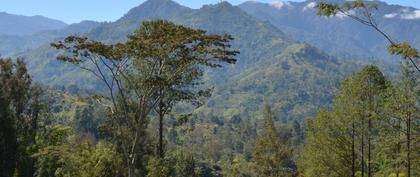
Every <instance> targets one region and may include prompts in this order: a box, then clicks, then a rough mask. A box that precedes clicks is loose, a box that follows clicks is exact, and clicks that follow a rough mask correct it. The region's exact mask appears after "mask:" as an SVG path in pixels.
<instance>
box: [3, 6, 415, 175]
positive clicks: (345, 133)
mask: <svg viewBox="0 0 420 177" xmlns="http://www.w3.org/2000/svg"><path fill="white" fill-rule="evenodd" d="M332 2H335V1H332ZM308 5H309V4H308ZM381 6H382V5H381ZM381 6H379V8H378V6H376V5H375V4H374V3H370V2H365V1H362V0H356V1H349V2H345V3H336V4H335V3H331V2H318V3H316V4H313V6H311V8H313V9H311V10H316V11H317V14H318V17H317V16H315V14H314V16H315V17H314V18H324V17H319V16H327V17H329V18H331V19H329V20H332V21H334V20H336V19H333V18H334V16H340V18H345V17H344V16H346V18H349V19H351V20H353V21H355V22H356V23H360V24H361V25H362V26H360V28H361V29H363V28H367V29H369V28H371V29H372V30H373V31H374V32H375V33H379V36H380V37H382V38H384V39H385V40H386V41H385V42H386V43H384V42H383V41H381V42H378V44H377V45H380V44H383V47H384V48H386V45H389V46H388V53H389V54H391V55H392V56H391V55H389V54H387V53H386V51H375V52H374V54H375V55H376V56H388V55H389V56H390V57H384V58H386V60H397V61H398V62H395V61H393V62H392V63H391V64H390V63H387V62H386V61H385V62H384V61H381V62H379V60H356V59H355V60H350V59H348V58H347V57H357V56H366V55H369V54H366V51H365V50H359V51H358V52H357V53H354V54H355V55H349V53H351V52H349V51H347V52H346V50H345V49H342V48H341V49H338V48H335V47H337V46H334V48H331V50H334V51H335V52H333V53H334V54H337V55H338V54H343V53H346V54H345V57H339V56H332V55H329V54H326V53H324V52H322V51H321V50H320V49H318V48H317V47H315V46H312V45H310V44H308V43H305V42H297V41H294V40H293V39H291V38H289V37H288V36H287V34H285V33H283V32H282V31H280V30H279V29H278V28H276V27H275V26H284V25H287V24H274V25H271V24H270V23H268V22H264V21H260V18H267V15H262V16H257V17H253V16H251V15H249V14H248V13H246V12H244V11H243V10H241V9H245V11H250V12H251V14H252V13H255V11H256V10H255V9H253V8H251V4H250V3H245V4H243V5H241V7H234V6H232V5H230V4H229V3H227V2H222V3H220V4H217V5H208V6H204V7H203V8H201V9H198V10H192V9H188V8H186V7H182V6H180V5H178V4H176V3H174V2H172V1H170V0H149V1H147V2H145V3H144V4H143V5H142V6H139V7H137V8H134V9H132V10H131V11H130V12H129V13H127V14H126V15H125V16H124V17H123V18H121V19H120V20H118V21H116V22H112V23H102V24H99V23H96V22H82V23H81V24H74V25H68V26H66V25H65V24H61V23H59V22H56V21H50V22H48V23H49V24H51V25H52V26H54V24H55V25H60V26H65V27H64V30H62V31H60V30H58V29H54V28H53V29H51V30H49V31H44V32H42V33H38V35H37V36H36V37H34V36H26V37H24V38H25V40H28V41H30V40H31V41H33V40H34V39H36V40H35V41H36V42H37V43H42V41H48V42H49V44H44V45H40V46H38V47H37V48H35V49H31V50H30V51H27V52H24V53H21V54H16V55H7V56H4V57H1V58H0V177H33V176H35V177H50V176H51V177H53V176H58V177H79V176H80V177H108V176H109V177H170V176H173V177H175V176H176V177H365V176H366V177H417V176H420V99H419V98H420V85H419V83H420V70H419V69H418V67H419V64H420V62H419V61H420V56H419V52H418V50H417V49H416V48H415V47H416V45H417V43H414V44H413V46H414V47H413V46H411V44H410V41H407V42H400V41H398V40H395V39H394V38H393V37H391V36H390V35H389V34H388V33H386V32H385V30H386V29H383V28H381V26H380V25H378V23H377V22H376V21H375V20H376V16H375V15H373V14H374V11H375V10H377V9H379V10H380V7H381ZM257 7H258V8H260V7H259V6H257ZM305 7H306V6H305ZM152 9H155V10H154V11H153V10H152ZM157 9H158V10H160V11H157ZM305 11H306V10H305ZM274 14H275V13H274ZM0 15H1V14H0ZM270 15H273V14H270ZM279 18H280V17H279ZM311 18H312V17H311ZM37 20H40V19H37ZM41 20H44V21H45V20H48V19H41ZM271 20H272V21H276V20H277V19H271ZM327 20H328V19H327ZM39 23H41V22H39ZM24 24H26V23H24ZM337 25H342V24H341V23H338V24H337ZM0 26H1V25H0ZM36 27H37V26H36ZM37 28H39V27H37ZM0 29H1V28H0ZM75 29H77V30H76V31H77V32H75V31H73V30H75ZM287 30H290V29H287ZM0 31H1V30H0ZM15 32H17V31H15ZM22 33H27V32H26V31H22ZM80 33H82V34H80ZM342 33H345V31H342ZM43 35H47V36H49V37H42V38H39V37H40V36H43ZM336 35H339V34H336ZM343 35H344V34H343ZM292 36H293V35H292ZM310 36H313V34H310ZM3 37H4V36H1V35H0V39H3ZM11 38H12V41H13V40H19V39H15V37H11ZM22 38H23V37H22ZM8 39H10V35H9V36H8ZM25 40H23V41H22V42H25ZM313 40H314V38H310V40H309V42H311V41H313ZM318 42H319V41H318ZM341 42H342V41H340V44H342V45H344V44H343V43H341ZM315 43H316V42H315ZM324 44H325V43H324ZM28 45H29V44H28ZM346 45H349V44H346ZM4 46H6V48H3V46H2V42H0V50H2V49H7V47H10V46H7V45H4ZM30 46H32V44H31V45H30ZM325 47H326V46H325V45H321V46H320V48H322V49H323V50H325ZM12 48H13V47H12ZM15 50H16V51H17V50H20V49H19V48H15ZM349 50H350V49H349ZM366 50H370V49H366ZM13 52H15V51H13ZM19 52H22V51H19ZM11 53H12V52H11ZM374 63H375V64H374ZM395 63H398V64H395Z"/></svg>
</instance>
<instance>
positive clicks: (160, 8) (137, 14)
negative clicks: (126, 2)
mask: <svg viewBox="0 0 420 177" xmlns="http://www.w3.org/2000/svg"><path fill="white" fill-rule="evenodd" d="M187 9H189V8H188V7H185V6H182V5H180V4H178V3H176V2H174V1H172V0H147V1H146V2H144V3H143V4H141V5H140V6H137V7H134V8H132V9H131V10H130V11H129V12H128V13H127V14H126V15H124V17H123V19H127V18H128V19H134V20H138V19H142V18H165V17H170V16H172V15H173V14H174V13H177V12H179V11H183V10H187Z"/></svg>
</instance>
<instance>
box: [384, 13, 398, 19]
mask: <svg viewBox="0 0 420 177" xmlns="http://www.w3.org/2000/svg"><path fill="white" fill-rule="evenodd" d="M397 16H398V14H397V13H390V14H385V15H384V17H385V18H395V17H397Z"/></svg>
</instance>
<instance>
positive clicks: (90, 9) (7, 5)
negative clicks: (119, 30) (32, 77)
mask: <svg viewBox="0 0 420 177" xmlns="http://www.w3.org/2000/svg"><path fill="white" fill-rule="evenodd" d="M144 1H145V0H0V12H8V13H12V14H19V15H42V16H46V17H50V18H54V19H58V20H62V21H64V22H67V23H74V22H80V21H81V20H95V21H114V20H116V19H118V18H120V17H121V16H123V15H124V13H126V12H127V11H128V10H129V9H131V8H133V7H135V6H137V5H139V4H141V3H142V2H144ZM175 1H176V2H178V3H180V4H182V5H185V6H188V7H192V8H199V7H201V6H202V5H203V4H213V3H217V2H220V0H175ZM228 1H229V2H230V3H232V4H239V3H242V2H244V1H246V0H228ZM258 1H261V2H271V1H274V0H258ZM291 1H303V0H291ZM385 1H387V2H388V3H391V4H401V5H406V6H413V7H417V8H420V0H385Z"/></svg>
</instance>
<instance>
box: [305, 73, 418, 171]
mask: <svg viewBox="0 0 420 177" xmlns="http://www.w3.org/2000/svg"><path fill="white" fill-rule="evenodd" d="M408 71H409V70H407V69H405V70H404V72H403V73H410V72H408ZM411 72H415V71H411ZM404 75H405V77H403V79H402V83H405V84H399V85H397V86H395V87H393V86H392V85H391V84H390V82H389V81H387V80H386V78H385V77H384V76H383V74H382V73H381V72H380V71H379V69H378V68H377V67H375V66H367V67H365V68H364V69H362V70H361V71H360V72H359V73H357V74H356V75H355V76H353V77H350V78H348V79H346V80H344V81H343V83H342V86H341V89H340V93H339V95H338V96H337V97H336V101H335V103H334V106H333V109H332V110H330V111H322V112H320V113H319V114H318V116H317V117H316V119H315V120H313V121H311V122H310V124H309V129H308V132H307V143H306V144H305V146H304V152H303V156H302V160H301V162H300V165H299V167H300V170H301V171H302V174H303V175H304V176H318V175H321V176H353V175H356V176H357V175H359V176H360V175H362V174H364V175H369V176H389V175H391V174H396V173H399V174H408V173H407V172H408V171H410V172H411V173H413V172H414V170H409V169H410V168H412V167H411V166H412V165H410V164H411V161H412V160H413V159H416V158H417V157H415V156H416V155H415V154H416V153H415V152H414V151H412V148H415V147H413V146H416V145H412V144H411V143H412V141H413V140H414V139H411V138H407V137H406V136H408V137H410V136H412V135H413V134H416V133H415V132H416V130H415V129H417V128H418V124H415V123H414V122H416V120H414V119H413V118H414V117H413V116H414V115H415V114H418V107H417V106H415V105H416V102H417V101H415V100H417V99H416V98H417V97H418V95H415V94H414V93H415V92H413V89H414V88H417V87H418V83H417V82H418V81H416V79H413V78H411V79H408V78H409V77H407V76H408V75H407V74H404ZM412 76H413V75H412ZM412 76H410V77H412ZM398 90H399V91H398ZM402 95H405V96H402ZM401 106H402V107H401ZM403 107H404V108H403ZM402 112H404V113H402ZM401 113H402V114H401ZM409 122H410V123H409ZM408 176H410V175H408Z"/></svg>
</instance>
